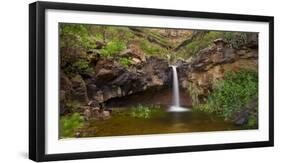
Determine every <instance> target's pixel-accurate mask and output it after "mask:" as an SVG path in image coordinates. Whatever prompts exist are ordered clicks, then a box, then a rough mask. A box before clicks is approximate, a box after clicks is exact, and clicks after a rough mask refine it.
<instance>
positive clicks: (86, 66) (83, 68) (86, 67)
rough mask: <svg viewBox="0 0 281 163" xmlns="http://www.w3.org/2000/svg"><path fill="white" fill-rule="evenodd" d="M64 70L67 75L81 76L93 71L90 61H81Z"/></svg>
mask: <svg viewBox="0 0 281 163" xmlns="http://www.w3.org/2000/svg"><path fill="white" fill-rule="evenodd" d="M63 70H64V72H65V73H66V74H81V73H85V72H89V71H91V70H92V68H91V67H90V61H88V60H87V59H79V60H77V61H76V62H73V63H71V64H69V65H68V66H66V67H64V69H63Z"/></svg>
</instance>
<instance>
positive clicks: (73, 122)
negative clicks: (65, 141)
mask: <svg viewBox="0 0 281 163" xmlns="http://www.w3.org/2000/svg"><path fill="white" fill-rule="evenodd" d="M83 125H84V118H83V116H80V114H78V113H74V114H72V115H67V116H62V117H60V137H61V138H67V137H74V136H75V131H76V130H77V129H79V128H81V127H83Z"/></svg>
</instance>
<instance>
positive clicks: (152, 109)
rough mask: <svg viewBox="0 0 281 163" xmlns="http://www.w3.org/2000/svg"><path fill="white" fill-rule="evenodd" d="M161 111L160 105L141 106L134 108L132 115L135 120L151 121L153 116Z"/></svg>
mask: <svg viewBox="0 0 281 163" xmlns="http://www.w3.org/2000/svg"><path fill="white" fill-rule="evenodd" d="M159 111H160V106H159V105H150V106H143V105H140V104H139V105H137V106H135V107H132V112H131V115H132V116H133V117H135V118H143V119H149V118H150V117H151V116H152V115H153V114H155V113H157V112H159Z"/></svg>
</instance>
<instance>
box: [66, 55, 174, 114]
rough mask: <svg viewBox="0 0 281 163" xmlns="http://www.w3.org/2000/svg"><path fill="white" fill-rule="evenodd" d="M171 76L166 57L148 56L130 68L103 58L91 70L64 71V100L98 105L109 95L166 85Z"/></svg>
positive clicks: (106, 99)
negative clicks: (69, 73)
mask: <svg viewBox="0 0 281 163" xmlns="http://www.w3.org/2000/svg"><path fill="white" fill-rule="evenodd" d="M170 80H171V69H170V68H169V65H168V62H167V61H166V60H164V59H159V58H156V57H149V58H147V59H145V61H140V62H138V63H136V64H134V65H132V66H130V68H124V67H123V66H121V65H120V64H119V63H118V62H116V61H114V60H113V59H112V60H110V59H106V60H105V59H100V60H99V61H98V62H97V63H96V65H95V71H94V72H92V73H87V74H82V75H76V76H74V77H68V76H66V75H65V74H63V73H62V74H61V85H62V86H63V87H61V94H62V95H63V97H61V104H63V103H65V101H67V100H68V101H70V100H72V101H78V102H80V103H82V104H85V105H87V104H88V103H90V105H91V106H92V107H99V104H100V103H104V102H106V101H108V100H109V99H113V98H118V97H124V96H127V95H132V94H135V93H138V92H142V91H146V90H151V89H155V90H157V89H164V88H166V87H167V86H168V85H169V83H170ZM61 108H65V106H61ZM65 110H67V108H65V109H61V113H62V114H63V112H65ZM82 110H83V109H82Z"/></svg>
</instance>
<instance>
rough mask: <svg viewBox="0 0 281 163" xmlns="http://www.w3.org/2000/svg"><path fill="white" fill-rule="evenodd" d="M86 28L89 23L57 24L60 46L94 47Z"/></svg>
mask: <svg viewBox="0 0 281 163" xmlns="http://www.w3.org/2000/svg"><path fill="white" fill-rule="evenodd" d="M88 28H89V25H85V24H68V23H61V24H60V25H59V32H60V37H61V38H60V47H84V48H95V43H94V40H93V39H92V35H91V34H90V32H89V30H88Z"/></svg>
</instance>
